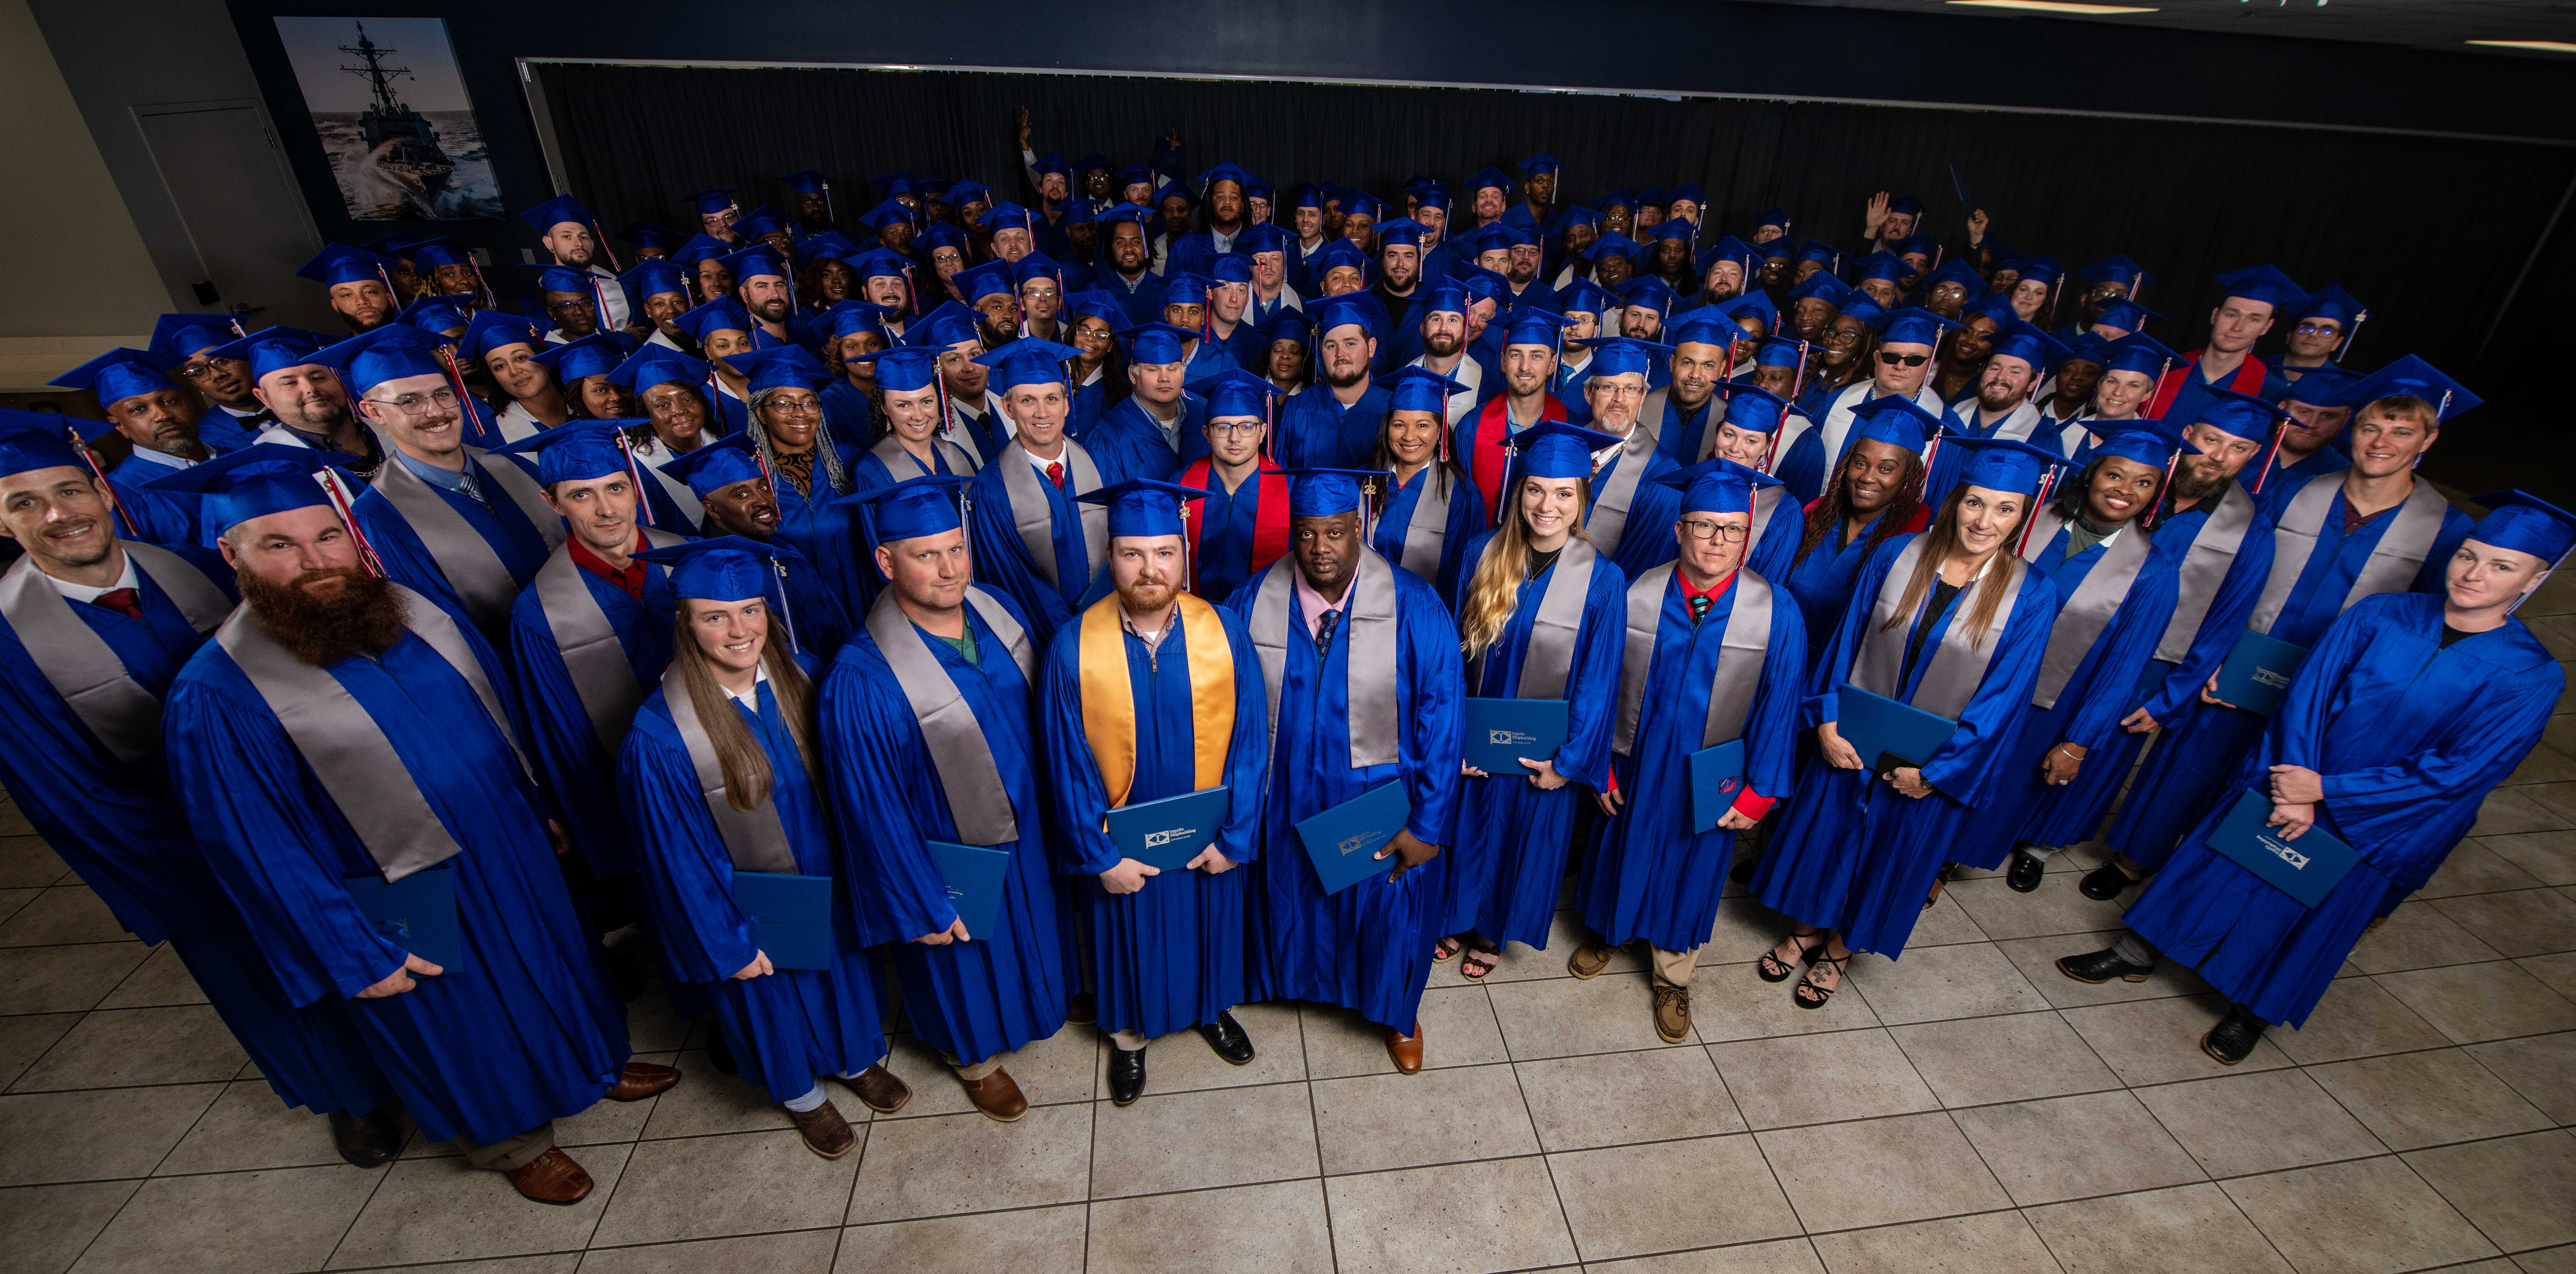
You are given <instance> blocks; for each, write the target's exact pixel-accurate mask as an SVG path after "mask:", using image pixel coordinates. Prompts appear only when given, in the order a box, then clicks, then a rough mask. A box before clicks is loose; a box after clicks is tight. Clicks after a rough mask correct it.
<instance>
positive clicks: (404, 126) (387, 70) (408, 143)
mask: <svg viewBox="0 0 2576 1274" xmlns="http://www.w3.org/2000/svg"><path fill="white" fill-rule="evenodd" d="M339 48H340V51H341V52H343V53H347V54H352V55H354V56H356V57H357V58H358V59H359V60H361V61H363V62H365V63H366V65H364V66H344V67H341V68H340V69H341V70H343V71H346V72H348V73H349V74H351V75H355V76H358V77H359V78H361V79H364V80H365V81H367V84H368V86H369V87H370V88H372V89H373V90H374V91H375V97H376V100H375V101H374V102H372V103H370V104H369V105H368V107H367V109H366V110H365V111H363V112H361V113H360V114H359V116H358V127H359V129H360V131H361V132H362V133H363V134H364V136H365V140H366V149H367V158H366V161H365V162H366V164H367V165H368V166H370V167H372V168H374V169H375V170H376V172H377V173H378V174H380V175H382V176H385V177H389V178H392V179H394V180H395V181H396V182H398V183H399V184H402V185H405V186H408V187H410V188H411V189H413V190H416V191H421V192H424V193H427V192H435V191H436V190H438V188H439V187H441V186H444V185H446V184H447V179H448V176H449V175H450V174H452V173H454V172H455V171H456V161H455V160H453V159H450V158H448V156H447V152H446V151H443V150H440V149H439V148H438V130H437V129H435V128H432V127H431V126H430V123H429V120H428V118H427V117H425V116H423V115H422V114H421V113H420V112H418V111H416V110H413V109H412V108H411V107H409V106H406V105H404V104H403V100H402V99H401V98H399V97H396V96H394V89H393V81H394V79H395V78H396V77H398V76H407V75H410V74H411V68H410V67H407V66H387V65H385V60H386V59H387V58H390V57H392V56H393V55H394V54H395V53H397V52H400V50H398V49H387V48H380V47H378V46H377V44H376V42H375V41H373V40H370V39H368V38H367V24H366V23H364V22H361V23H359V24H358V42H357V43H356V44H354V45H350V44H343V45H341V46H339Z"/></svg>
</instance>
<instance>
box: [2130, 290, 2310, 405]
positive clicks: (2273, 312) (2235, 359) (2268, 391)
mask: <svg viewBox="0 0 2576 1274" xmlns="http://www.w3.org/2000/svg"><path fill="white" fill-rule="evenodd" d="M2217 279H2218V282H2219V283H2220V284H2221V285H2223V286H2224V288H2225V289H2226V290H2225V291H2224V292H2222V293H2221V294H2220V295H2219V298H2218V305H2217V307H2216V308H2214V309H2212V310H2211V311H2210V312H2209V344H2208V345H2207V346H2206V347H2204V348H2201V349H2196V350H2192V351H2190V352H2189V353H2187V354H2185V355H2184V357H2186V358H2188V359H2190V360H2191V361H2190V362H2189V363H2188V364H2186V365H2184V366H2181V367H2177V368H2175V369H2173V370H2172V371H2169V372H2167V373H2165V377H2164V379H2163V380H2162V381H2159V382H2158V383H2157V385H2156V396H2155V398H2154V399H2153V400H2152V401H2151V402H2149V403H2148V405H2147V408H2146V414H2147V415H2149V416H2153V417H2155V418H2156V419H2158V420H2162V419H2164V418H2166V417H2168V416H2171V417H2174V418H2175V419H2178V420H2189V419H2191V418H2192V416H2193V414H2194V412H2195V411H2196V410H2197V407H2198V404H2197V403H2196V402H2195V401H2194V400H2195V399H2196V398H2197V397H2198V396H2199V394H2200V393H2201V391H2203V390H2206V389H2212V388H2217V389H2232V390H2235V391H2236V392H2237V393H2240V394H2248V395H2251V396H2253V397H2256V398H2260V399H2262V400H2263V401H2265V402H2267V403H2276V402H2279V401H2281V399H2282V398H2284V397H2286V396H2287V395H2288V393H2289V389H2290V385H2289V382H2287V381H2285V380H2282V379H2281V378H2280V377H2278V376H2276V375H2273V374H2272V369H2271V368H2269V367H2266V366H2264V364H2263V360H2262V359H2259V358H2256V357H2255V356H2254V342H2255V341H2257V340H2259V339H2261V337H2262V335H2263V334H2264V333H2265V332H2268V331H2271V330H2272V321H2273V319H2274V317H2275V316H2277V315H2278V314H2279V313H2280V312H2281V311H2282V310H2284V309H2287V308H2289V307H2291V306H2294V305H2297V304H2298V303H2299V302H2301V301H2303V300H2306V299H2307V295H2308V294H2307V291H2306V289H2304V288H2301V287H2300V286H2299V285H2298V284H2296V283H2294V282H2291V281H2290V276H2288V275H2286V274H2283V273H2281V272H2280V271H2279V270H2276V269H2274V268H2272V267H2271V266H2268V265H2258V266H2251V267H2248V268H2246V269H2242V270H2229V271H2227V272H2225V273H2223V274H2220V275H2218V276H2217Z"/></svg>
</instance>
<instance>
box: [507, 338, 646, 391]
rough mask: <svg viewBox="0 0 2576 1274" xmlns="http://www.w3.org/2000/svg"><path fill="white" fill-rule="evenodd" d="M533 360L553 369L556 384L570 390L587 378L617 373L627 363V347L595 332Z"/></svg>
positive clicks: (540, 352) (549, 348)
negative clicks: (572, 386) (576, 383)
mask: <svg viewBox="0 0 2576 1274" xmlns="http://www.w3.org/2000/svg"><path fill="white" fill-rule="evenodd" d="M529 357H531V358H533V359H534V360H536V361H537V362H540V363H543V364H545V365H546V366H548V367H550V368H553V369H554V373H555V381H556V383H558V384H562V385H566V386H569V385H571V384H572V383H573V382H574V381H577V380H580V379H581V378H583V377H585V376H605V375H608V374H609V373H610V372H613V371H616V370H617V367H618V364H620V363H623V362H625V361H626V345H625V343H624V342H622V341H620V340H618V339H617V338H616V337H614V336H611V335H609V334H608V333H606V332H593V333H591V334H590V335H588V336H585V337H582V338H581V339H580V340H576V341H566V342H564V343H562V344H560V345H548V346H546V347H545V348H544V349H541V350H538V351H537V352H536V353H534V354H532V355H530V356H529Z"/></svg>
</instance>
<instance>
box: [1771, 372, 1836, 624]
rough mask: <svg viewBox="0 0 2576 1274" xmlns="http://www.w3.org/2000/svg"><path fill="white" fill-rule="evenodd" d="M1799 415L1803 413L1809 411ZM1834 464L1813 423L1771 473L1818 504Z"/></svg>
mask: <svg viewBox="0 0 2576 1274" xmlns="http://www.w3.org/2000/svg"><path fill="white" fill-rule="evenodd" d="M1796 414H1798V415H1802V416H1803V415H1805V414H1806V413H1804V412H1799V413H1796ZM1781 427H1782V428H1784V429H1785V428H1787V427H1788V423H1787V422H1786V421H1785V420H1784V421H1782V422H1781ZM1830 463H1831V462H1830V461H1828V460H1827V459H1826V457H1825V439H1824V436H1823V435H1822V434H1820V433H1818V432H1817V431H1816V429H1815V427H1813V426H1810V427H1808V428H1807V429H1806V430H1805V431H1804V432H1802V433H1800V434H1799V435H1798V436H1797V438H1796V439H1795V440H1794V441H1792V442H1791V443H1790V444H1789V445H1788V446H1787V447H1785V448H1782V449H1781V452H1780V454H1778V455H1776V456H1773V457H1771V476H1772V477H1775V478H1778V479H1779V480H1780V485H1781V486H1784V487H1787V488H1789V498H1790V499H1792V500H1795V501H1797V502H1798V503H1799V504H1801V505H1808V504H1814V503H1815V502H1816V498H1817V497H1818V496H1821V495H1823V494H1824V493H1825V479H1826V477H1827V476H1828V466H1829V465H1830ZM1811 635H1812V634H1811Z"/></svg>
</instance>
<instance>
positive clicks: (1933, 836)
mask: <svg viewBox="0 0 2576 1274" xmlns="http://www.w3.org/2000/svg"><path fill="white" fill-rule="evenodd" d="M1914 538H1915V536H1914V535H1910V534H1909V535H1896V536H1890V537H1888V540H1887V542H1886V543H1885V544H1882V545H1880V546H1879V548H1878V551H1877V552H1875V553H1872V554H1871V555H1870V558H1869V564H1868V565H1867V566H1865V567H1864V568H1862V570H1861V573H1860V580H1859V583H1858V586H1857V587H1856V588H1854V589H1853V590H1852V596H1853V598H1854V599H1856V600H1855V604H1853V605H1851V606H1849V607H1847V608H1845V610H1844V612H1843V618H1842V623H1841V624H1840V626H1838V627H1837V628H1835V630H1834V639H1833V642H1832V644H1831V645H1829V646H1827V647H1826V648H1825V651H1824V654H1823V655H1822V656H1821V657H1819V658H1818V659H1817V660H1816V663H1815V667H1814V670H1813V671H1812V672H1811V673H1810V674H1809V680H1808V683H1807V688H1808V692H1809V694H1810V696H1811V697H1810V699H1809V700H1808V704H1809V712H1808V715H1809V716H1810V717H1811V718H1812V719H1813V720H1816V721H1834V720H1839V719H1840V710H1839V707H1838V694H1839V692H1840V691H1841V689H1842V685H1843V683H1844V682H1845V681H1846V680H1848V679H1849V678H1850V676H1851V666H1852V659H1853V657H1854V656H1855V655H1856V654H1857V653H1858V652H1859V649H1860V639H1861V635H1862V630H1863V629H1865V628H1867V627H1868V626H1869V616H1870V611H1871V609H1872V607H1871V605H1870V600H1869V599H1873V598H1876V597H1877V596H1878V588H1879V585H1880V583H1881V582H1883V581H1884V580H1886V578H1887V574H1888V571H1889V570H1890V569H1891V568H1892V567H1893V566H1894V565H1895V563H1896V558H1897V555H1898V554H1900V553H1902V552H1904V550H1905V546H1906V544H1907V543H1909V542H1910V541H1912V540H1913V539H1914ZM1989 569H1996V568H1994V567H1989ZM2056 591H2057V590H2056V585H2054V584H2051V583H2049V581H2048V577H2047V576H2045V575H2042V574H2040V573H2039V572H2037V571H2025V572H2023V574H2022V584H2021V591H2020V592H2019V593H2018V594H2016V595H2015V600H2014V602H2013V609H2012V617H2011V618H2010V619H2009V620H2007V621H2006V622H2005V623H2004V625H2003V630H2002V631H2001V632H2000V633H1990V634H1988V635H1987V637H1986V641H1987V642H1988V643H1990V645H1991V648H1992V649H1993V651H1994V655H1993V657H1992V658H1991V659H1990V660H1989V661H1988V662H1987V664H1986V675H1985V679H1984V680H1983V681H1982V682H1980V683H1979V684H1978V686H1977V692H1976V694H1974V695H1973V696H1971V697H1970V698H1969V700H1968V707H1967V711H1966V712H1964V713H1963V714H1961V716H1960V718H1959V727H1958V729H1956V730H1955V731H1953V732H1952V733H1951V735H1950V739H1949V741H1948V742H1946V743H1944V744H1942V745H1941V749H1940V750H1939V751H1938V752H1935V753H1933V754H1932V758H1931V759H1930V760H1928V761H1926V762H1924V764H1923V779H1924V781H1925V782H1927V783H1930V784H1931V785H1932V787H1933V789H1934V791H1933V792H1932V794H1931V795H1928V796H1925V797H1923V798H1921V799H1919V800H1917V799H1914V798H1911V797H1907V796H1903V795H1900V794H1899V793H1898V792H1897V791H1896V789H1895V787H1894V786H1893V785H1891V784H1889V783H1888V782H1887V781H1886V780H1884V779H1881V778H1873V777H1872V776H1871V774H1870V772H1869V771H1868V770H1867V769H1865V768H1864V769H1858V770H1842V769H1836V768H1834V767H1833V766H1831V765H1828V764H1825V763H1824V761H1823V760H1822V758H1821V757H1819V758H1818V759H1817V760H1816V761H1814V762H1812V763H1810V764H1809V765H1808V766H1807V769H1806V772H1805V773H1804V774H1802V775H1800V776H1799V779H1798V792H1797V796H1796V798H1795V799H1794V800H1792V801H1791V802H1790V806H1789V812H1788V813H1787V814H1786V815H1784V816H1783V817H1782V818H1781V821H1780V835H1778V836H1777V837H1775V838H1774V839H1773V840H1772V843H1771V845H1770V847H1769V848H1768V849H1767V850H1765V851H1764V852H1763V855H1762V869H1761V871H1760V873H1759V874H1757V875H1756V876H1755V877H1754V878H1753V893H1754V896H1755V897H1757V898H1759V899H1760V900H1761V902H1762V905H1763V906H1765V907H1769V908H1770V909H1772V910H1773V911H1777V912H1780V913H1782V914H1784V915H1786V916H1788V917H1790V918H1791V919H1793V920H1796V921H1798V922H1800V923H1801V924H1807V925H1813V926H1814V927H1816V928H1818V929H1837V930H1840V931H1842V935H1843V941H1844V942H1845V943H1847V944H1848V945H1849V946H1850V947H1851V948H1852V949H1853V950H1855V951H1875V952H1878V953H1879V954H1881V955H1884V956H1886V957H1888V958H1889V959H1891V960H1892V959H1895V958H1896V957H1898V956H1899V955H1901V954H1903V953H1904V951H1905V941H1906V939H1907V938H1909V937H1911V936H1912V935H1913V933H1914V922H1915V920H1916V919H1917V918H1918V917H1919V916H1920V915H1921V914H1922V911H1923V898H1924V895H1925V894H1928V893H1930V892H1931V889H1932V877H1933V875H1934V873H1936V872H1938V871H1940V869H1941V864H1942V863H1944V862H1946V861H1948V860H1949V858H1950V856H1951V852H1952V845H1951V842H1952V841H1953V840H1955V839H1956V837H1957V835H1958V831H1959V829H1960V827H1961V826H1962V825H1963V824H1965V823H1966V821H1967V819H1968V816H1969V814H1970V813H1971V812H1972V810H1974V809H1975V808H1977V807H1979V806H1982V805H1984V804H1985V803H1986V802H1987V801H1989V800H1990V799H1992V793H1993V792H1994V790H1995V779H1996V775H1997V773H1998V771H1999V770H2000V769H2001V766H2002V758H2003V755H2004V746H2003V745H2004V743H2005V740H2006V739H2007V737H2008V736H2009V734H2010V731H2011V727H2012V724H2013V721H2014V720H2015V718H2016V717H2017V716H2018V715H2019V714H2020V713H2021V711H2022V710H2023V709H2024V708H2026V707H2027V706H2028V705H2029V703H2030V688H2031V683H2032V682H2033V681H2035V680H2036V679H2037V678H2038V676H2039V660H2040V656H2041V655H2043V654H2045V653H2046V651H2047V648H2048V629H2049V625H2050V624H2051V623H2052V622H2053V621H2054V620H2055V618H2056V615H2057V598H2056ZM1927 600H1928V598H1927ZM1961 602H1968V603H1970V604H1972V605H1973V603H1974V594H1973V593H1972V592H1965V591H1963V592H1961V593H1960V594H1959V595H1958V596H1957V597H1954V598H1952V599H1951V601H1950V605H1948V606H1947V607H1944V608H1943V609H1942V611H1941V612H1940V613H1939V614H1937V615H1931V614H1920V613H1918V614H1917V615H1916V617H1915V620H1914V622H1915V623H1917V624H1928V625H1930V626H1931V627H1930V629H1929V630H1928V631H1927V632H1926V633H1925V634H1924V638H1923V653H1922V655H1921V657H1919V658H1917V659H1916V660H1915V666H1914V667H1913V668H1911V669H1908V670H1907V672H1906V676H1905V680H1904V683H1903V684H1902V685H1901V686H1900V687H1899V689H1900V690H1901V691H1902V693H1900V694H1899V695H1897V696H1896V697H1897V698H1898V699H1900V700H1906V699H1911V698H1912V697H1913V696H1914V689H1915V687H1916V686H1917V685H1919V684H1921V682H1922V679H1923V673H1924V670H1925V669H1927V668H1928V667H1930V666H1931V663H1932V652H1933V651H1934V650H1935V649H1937V648H1938V646H1939V643H1940V641H1941V635H1942V634H1943V633H1945V632H1948V631H1949V629H1950V624H1951V621H1953V620H1954V619H1956V618H1957V617H1958V613H1959V607H1960V603H1961ZM1895 635H1896V634H1895V633H1892V632H1891V633H1889V634H1888V636H1891V637H1892V636H1895ZM1869 759H1870V758H1863V760H1864V761H1867V760H1869Z"/></svg>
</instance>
